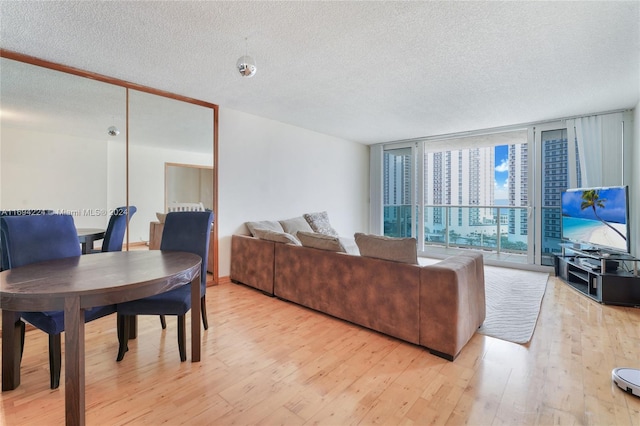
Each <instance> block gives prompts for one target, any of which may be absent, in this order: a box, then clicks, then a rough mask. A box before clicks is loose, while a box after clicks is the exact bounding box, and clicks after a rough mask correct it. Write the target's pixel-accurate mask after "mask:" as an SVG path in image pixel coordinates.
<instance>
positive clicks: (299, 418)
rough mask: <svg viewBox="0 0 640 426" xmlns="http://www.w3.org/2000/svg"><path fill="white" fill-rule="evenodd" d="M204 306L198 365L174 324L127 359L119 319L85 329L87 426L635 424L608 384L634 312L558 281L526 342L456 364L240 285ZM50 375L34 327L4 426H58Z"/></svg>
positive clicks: (634, 409)
mask: <svg viewBox="0 0 640 426" xmlns="http://www.w3.org/2000/svg"><path fill="white" fill-rule="evenodd" d="M207 306H208V311H209V324H210V328H209V330H208V331H207V332H204V333H203V352H202V362H200V363H195V364H192V363H191V362H190V361H187V362H185V363H180V360H179V356H178V348H177V342H176V329H175V318H168V327H167V330H166V331H165V332H163V331H162V330H161V328H160V324H159V320H158V318H157V317H141V319H140V330H139V336H138V338H137V339H136V340H135V341H132V342H131V344H130V346H129V347H130V350H129V352H128V353H127V355H126V356H125V358H124V360H123V361H122V362H121V363H116V362H115V358H116V353H117V349H118V344H117V338H116V328H115V316H111V317H107V318H103V319H101V320H98V321H94V322H92V323H89V324H87V326H86V352H87V353H86V405H87V416H86V417H87V424H89V425H123V424H129V425H157V424H161V423H163V424H169V425H177V424H189V425H201V424H202V425H205V424H206V425H230V424H240V425H245V424H247V425H248V424H264V425H277V424H290V425H298V424H323V425H344V424H407V425H409V424H419V425H424V424H454V425H457V424H472V425H520V424H523V425H524V424H526V425H535V424H539V425H573V424H576V425H636V426H637V425H640V398H637V397H634V396H631V395H628V394H625V393H624V392H622V391H621V390H620V389H618V388H617V387H615V386H614V385H613V384H612V382H611V370H612V369H613V368H615V367H622V366H628V367H636V368H640V309H634V308H622V307H612V306H602V305H599V304H597V303H595V302H592V301H591V300H589V299H587V298H586V297H584V296H582V295H579V294H577V293H576V292H575V291H574V290H572V289H570V288H569V287H568V286H567V285H565V284H564V283H562V282H560V281H559V280H557V279H556V278H553V277H552V278H550V280H549V283H548V286H547V291H546V294H545V297H544V299H543V303H542V309H541V313H540V317H539V319H538V325H537V327H536V330H535V333H534V336H533V340H532V341H531V342H530V344H529V345H526V346H523V345H517V344H513V343H508V342H504V341H501V340H497V339H494V338H490V337H486V336H482V335H479V334H476V335H475V336H474V337H473V339H472V340H471V341H470V343H469V344H468V345H467V346H466V347H465V348H464V349H463V350H462V353H461V355H460V356H459V357H458V358H457V359H456V361H455V362H448V361H445V360H443V359H440V358H437V357H435V356H433V355H430V354H429V353H428V352H427V351H425V350H424V349H421V348H419V347H416V346H413V345H411V344H407V343H404V342H400V341H398V340H395V339H393V338H389V337H386V336H383V335H381V334H378V333H375V332H371V331H369V330H366V329H363V328H361V327H358V326H355V325H351V324H348V323H346V322H343V321H340V320H336V319H333V318H330V317H328V316H326V315H323V314H320V313H317V312H313V311H310V310H308V309H305V308H302V307H299V306H297V305H294V304H291V303H288V302H284V301H281V300H278V299H276V298H270V297H267V296H265V295H263V294H261V293H259V292H257V291H255V290H252V289H249V288H246V287H243V286H240V285H236V284H231V283H223V284H221V285H219V286H216V287H209V289H208V291H207ZM63 341H64V339H63ZM63 350H64V348H63ZM63 359H64V357H63ZM48 374H49V372H48V358H47V339H46V336H45V334H44V333H41V332H39V331H37V330H35V331H30V332H28V333H27V339H26V345H25V352H24V359H23V360H22V384H21V386H20V387H19V388H18V389H17V390H14V391H11V392H3V393H1V394H0V404H1V407H2V412H1V414H0V423H2V424H5V425H22V424H29V425H32V424H33V425H35V424H37V425H48V424H51V425H54V424H62V423H63V422H64V384H62V385H61V386H60V388H59V389H57V390H50V389H49V375H48ZM62 383H64V367H63V377H62Z"/></svg>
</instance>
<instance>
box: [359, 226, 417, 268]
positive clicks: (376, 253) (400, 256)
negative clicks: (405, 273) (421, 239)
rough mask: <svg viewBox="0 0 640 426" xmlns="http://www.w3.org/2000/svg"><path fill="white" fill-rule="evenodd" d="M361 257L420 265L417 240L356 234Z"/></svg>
mask: <svg viewBox="0 0 640 426" xmlns="http://www.w3.org/2000/svg"><path fill="white" fill-rule="evenodd" d="M354 237H355V239H356V244H357V245H358V248H359V249H360V255H361V256H364V257H375V258H377V259H384V260H392V261H394V262H402V263H411V264H414V265H417V264H418V246H417V240H416V239H415V238H393V237H383V236H379V235H367V234H361V233H356V234H355V235H354Z"/></svg>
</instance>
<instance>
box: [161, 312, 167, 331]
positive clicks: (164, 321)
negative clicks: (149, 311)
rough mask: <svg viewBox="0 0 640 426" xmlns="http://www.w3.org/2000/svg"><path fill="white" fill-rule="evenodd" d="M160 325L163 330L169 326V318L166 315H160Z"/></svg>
mask: <svg viewBox="0 0 640 426" xmlns="http://www.w3.org/2000/svg"><path fill="white" fill-rule="evenodd" d="M160 325H161V326H162V329H163V330H164V329H166V328H167V319H166V318H165V317H164V315H160Z"/></svg>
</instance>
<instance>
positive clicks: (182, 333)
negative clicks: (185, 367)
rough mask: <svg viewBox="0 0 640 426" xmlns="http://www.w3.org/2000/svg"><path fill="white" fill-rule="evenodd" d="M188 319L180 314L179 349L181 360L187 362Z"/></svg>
mask: <svg viewBox="0 0 640 426" xmlns="http://www.w3.org/2000/svg"><path fill="white" fill-rule="evenodd" d="M186 328H187V326H186V321H185V316H184V315H178V350H179V351H180V361H181V362H185V361H186V360H187V351H186V349H185V346H186V339H185V334H186Z"/></svg>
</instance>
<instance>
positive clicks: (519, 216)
mask: <svg viewBox="0 0 640 426" xmlns="http://www.w3.org/2000/svg"><path fill="white" fill-rule="evenodd" d="M417 216H418V213H417V208H416V209H415V211H413V209H412V206H411V205H386V206H384V234H385V235H387V236H393V237H408V236H411V235H412V234H411V230H412V225H413V220H414V219H413V218H415V217H417ZM422 224H423V227H424V244H425V246H443V247H459V248H473V249H481V250H489V251H494V252H498V253H499V252H508V253H518V254H526V253H527V250H528V243H527V238H528V237H527V234H528V229H529V223H528V216H527V207H513V206H496V205H494V206H448V205H425V206H424V218H423V220H422Z"/></svg>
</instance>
